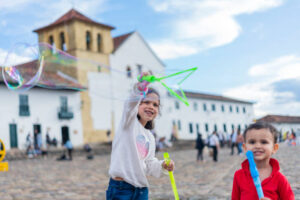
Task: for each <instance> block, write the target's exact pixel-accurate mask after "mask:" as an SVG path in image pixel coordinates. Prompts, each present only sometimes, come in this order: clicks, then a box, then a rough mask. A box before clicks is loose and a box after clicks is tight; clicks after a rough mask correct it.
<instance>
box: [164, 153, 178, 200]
mask: <svg viewBox="0 0 300 200" xmlns="http://www.w3.org/2000/svg"><path fill="white" fill-rule="evenodd" d="M164 159H165V162H166V164H167V165H169V164H170V161H171V160H170V157H169V153H168V152H165V153H164ZM169 177H170V181H171V185H172V189H173V193H174V198H175V200H179V196H178V192H177V187H176V183H175V178H174V175H173V172H172V171H169Z"/></svg>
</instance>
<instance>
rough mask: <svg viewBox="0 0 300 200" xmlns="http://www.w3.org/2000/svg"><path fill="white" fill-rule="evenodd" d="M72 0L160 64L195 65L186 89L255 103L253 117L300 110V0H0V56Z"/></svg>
mask: <svg viewBox="0 0 300 200" xmlns="http://www.w3.org/2000/svg"><path fill="white" fill-rule="evenodd" d="M72 5H73V6H74V8H75V9H77V10H78V11H80V12H81V13H83V14H84V15H86V16H88V17H90V18H92V19H93V20H95V21H98V22H101V23H104V24H109V25H112V26H114V27H116V29H115V30H114V31H113V32H112V34H113V36H117V35H120V34H124V33H127V32H130V31H133V30H136V31H138V32H139V33H140V34H141V35H142V36H143V37H144V39H145V40H146V41H147V42H148V43H149V44H150V46H151V47H152V48H153V49H154V51H155V52H156V53H157V55H158V56H159V57H160V58H161V59H162V60H163V62H164V63H165V64H166V69H167V70H171V69H178V70H183V69H187V68H190V67H195V66H197V67H198V68H199V69H198V71H197V72H196V73H195V74H194V75H193V76H192V77H191V78H189V80H187V82H186V83H185V84H184V85H183V88H184V89H186V90H192V91H199V92H206V93H211V94H219V95H226V96H230V97H234V98H238V99H242V100H249V101H254V102H257V103H256V104H255V106H254V108H255V114H256V116H262V115H265V114H283V115H299V113H300V96H299V91H300V82H299V80H300V48H299V46H300V40H299V36H300V26H299V20H300V12H299V9H300V1H296V0H185V1H182V0H145V1H141V0H129V1H116V0H115V1H113V0H89V1H82V0H55V1H53V0H43V1H35V0H14V1H4V0H0V63H1V62H3V58H4V56H5V53H6V51H7V50H8V49H9V48H10V47H11V46H13V45H14V44H15V43H17V42H26V43H29V44H35V43H36V42H37V35H36V34H35V33H33V32H32V30H34V29H36V28H39V27H42V26H45V25H48V24H49V23H51V22H53V21H54V20H56V19H57V18H59V17H60V16H61V15H63V14H64V13H65V12H67V11H68V10H70V9H71V8H72Z"/></svg>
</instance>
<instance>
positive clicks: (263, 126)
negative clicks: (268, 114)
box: [243, 122, 278, 144]
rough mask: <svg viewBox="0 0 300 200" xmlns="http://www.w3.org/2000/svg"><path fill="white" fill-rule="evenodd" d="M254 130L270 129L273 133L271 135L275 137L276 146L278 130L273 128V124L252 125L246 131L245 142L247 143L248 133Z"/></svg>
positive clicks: (259, 123) (258, 123) (260, 123)
mask: <svg viewBox="0 0 300 200" xmlns="http://www.w3.org/2000/svg"><path fill="white" fill-rule="evenodd" d="M252 129H255V130H260V129H268V130H269V131H270V132H271V134H272V135H273V139H274V144H276V143H277V135H278V132H277V130H276V128H275V127H274V126H272V125H271V124H269V123H266V122H256V123H253V124H250V125H249V126H248V127H247V128H246V129H245V131H244V133H243V135H244V140H245V141H246V134H247V132H248V131H250V130H252Z"/></svg>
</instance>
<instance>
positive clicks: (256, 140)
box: [231, 123, 295, 200]
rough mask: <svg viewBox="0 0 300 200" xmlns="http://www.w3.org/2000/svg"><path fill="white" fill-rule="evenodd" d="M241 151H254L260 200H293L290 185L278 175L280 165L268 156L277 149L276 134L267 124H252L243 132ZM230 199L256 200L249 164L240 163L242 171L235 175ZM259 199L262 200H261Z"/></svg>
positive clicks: (245, 162) (246, 162)
mask: <svg viewBox="0 0 300 200" xmlns="http://www.w3.org/2000/svg"><path fill="white" fill-rule="evenodd" d="M244 140H245V143H244V144H243V148H244V150H245V152H246V151H248V150H250V151H252V152H253V155H254V161H255V164H256V167H257V170H258V172H259V178H260V181H261V186H262V190H263V193H264V196H265V197H264V198H262V199H263V200H270V199H272V200H279V199H284V200H294V199H295V197H294V194H293V191H292V189H291V186H290V184H289V182H288V180H287V179H286V178H285V176H284V175H283V174H282V173H280V172H279V169H280V167H279V163H278V161H277V160H275V159H274V158H271V156H272V155H273V154H274V153H276V151H277V150H278V144H276V142H277V131H276V129H275V128H274V127H273V126H272V125H270V124H266V123H255V124H251V125H250V126H249V127H248V128H247V129H246V130H245V131H244ZM231 199H232V200H246V199H251V200H255V199H258V194H257V192H256V188H255V185H254V183H253V179H252V177H251V174H250V169H249V162H248V160H245V161H244V162H243V163H242V169H240V170H238V171H236V172H235V174H234V179H233V188H232V197H231ZM262 199H261V200H262Z"/></svg>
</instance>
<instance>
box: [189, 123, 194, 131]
mask: <svg viewBox="0 0 300 200" xmlns="http://www.w3.org/2000/svg"><path fill="white" fill-rule="evenodd" d="M189 127H190V133H193V124H192V123H189Z"/></svg>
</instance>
